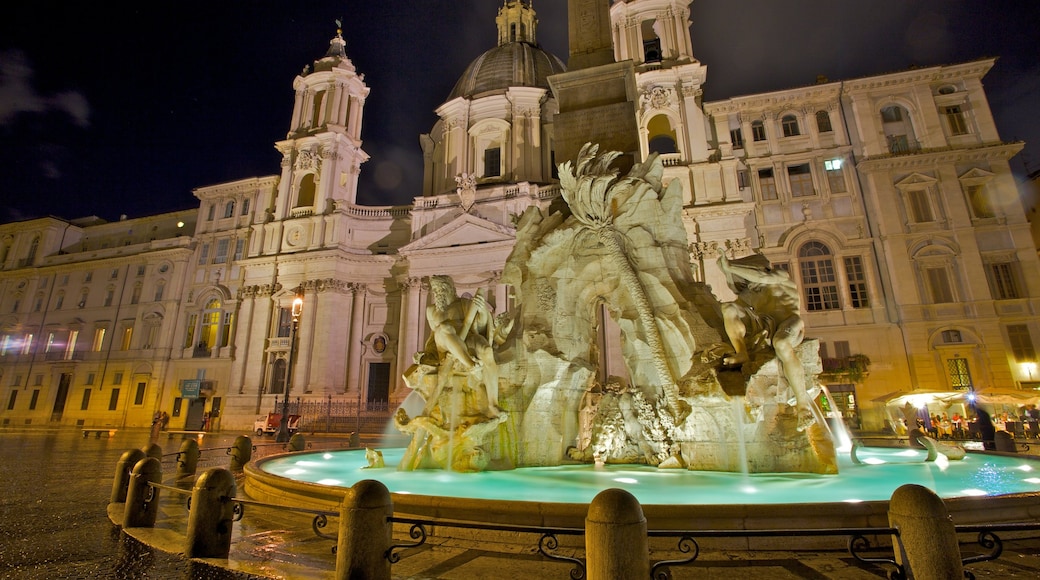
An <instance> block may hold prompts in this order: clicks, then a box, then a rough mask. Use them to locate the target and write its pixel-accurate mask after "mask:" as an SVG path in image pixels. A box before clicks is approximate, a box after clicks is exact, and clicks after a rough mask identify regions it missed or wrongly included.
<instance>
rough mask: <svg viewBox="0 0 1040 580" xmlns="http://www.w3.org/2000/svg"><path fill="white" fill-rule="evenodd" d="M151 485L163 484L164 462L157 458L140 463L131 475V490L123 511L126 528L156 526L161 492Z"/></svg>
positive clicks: (146, 458) (149, 458) (128, 492)
mask: <svg viewBox="0 0 1040 580" xmlns="http://www.w3.org/2000/svg"><path fill="white" fill-rule="evenodd" d="M149 483H162V462H161V461H159V460H158V459H156V458H155V457H145V458H144V459H142V460H140V461H138V462H137V465H135V466H134V470H133V472H132V473H131V474H130V488H129V489H128V490H127V493H126V507H125V509H124V510H123V527H124V528H151V527H154V526H155V518H156V516H158V515H159V490H158V489H157V488H154V487H152V486H150V485H148V484H149Z"/></svg>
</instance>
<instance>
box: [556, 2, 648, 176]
mask: <svg viewBox="0 0 1040 580" xmlns="http://www.w3.org/2000/svg"><path fill="white" fill-rule="evenodd" d="M567 15H568V29H569V37H570V59H569V60H568V62H567V72H565V73H561V74H558V75H553V76H551V77H549V86H551V87H552V90H553V94H554V95H555V96H556V102H557V103H558V104H559V107H560V112H559V113H557V115H556V118H555V120H554V122H553V126H554V131H555V152H556V161H557V163H560V162H563V161H568V160H573V159H574V158H575V157H577V155H578V151H579V150H580V149H581V147H582V145H584V144H585V143H598V144H599V146H600V152H601V153H603V152H606V151H620V152H621V153H623V155H622V157H620V158H619V159H618V160H617V161H616V162H615V165H616V166H617V167H618V168H619V169H620V170H621V171H622V172H626V171H628V169H629V168H630V167H631V166H632V164H633V163H635V162H636V161H637V160H639V158H640V154H639V129H638V127H637V125H636V80H635V79H636V75H635V67H634V65H633V63H632V61H625V62H620V63H619V62H614V43H613V36H612V34H611V31H610V29H611V26H610V0H568V12H567Z"/></svg>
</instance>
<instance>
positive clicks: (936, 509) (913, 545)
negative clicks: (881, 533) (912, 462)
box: [888, 483, 964, 580]
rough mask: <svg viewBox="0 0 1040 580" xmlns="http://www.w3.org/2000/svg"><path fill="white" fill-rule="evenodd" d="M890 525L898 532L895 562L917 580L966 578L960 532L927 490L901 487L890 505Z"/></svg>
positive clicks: (910, 484) (940, 504)
mask: <svg viewBox="0 0 1040 580" xmlns="http://www.w3.org/2000/svg"><path fill="white" fill-rule="evenodd" d="M888 522H889V525H890V526H892V527H893V528H896V529H898V530H899V535H898V536H893V537H892V545H893V546H896V547H897V548H896V561H897V562H899V563H900V564H902V565H903V566H904V567H905V568H906V572H907V577H908V578H915V579H916V580H943V579H945V578H963V577H964V566H963V564H962V563H961V551H960V546H959V545H958V544H957V530H956V528H954V526H953V522H952V521H950V513H949V511H947V510H946V504H944V503H943V501H942V499H941V498H940V497H939V496H937V495H935V492H933V491H932V490H930V489H928V488H927V487H924V486H921V485H917V484H914V483H907V484H904V485H901V486H899V488H897V489H896V490H895V492H893V493H892V499H891V500H890V501H889V504H888Z"/></svg>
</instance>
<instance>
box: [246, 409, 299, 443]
mask: <svg viewBox="0 0 1040 580" xmlns="http://www.w3.org/2000/svg"><path fill="white" fill-rule="evenodd" d="M281 425H282V414H281V413H268V414H267V415H266V416H264V415H261V416H259V417H257V418H256V421H254V422H253V432H254V433H256V436H257V437H262V436H264V435H274V434H275V432H277V431H278V428H279V427H280V426H281ZM299 426H300V416H299V415H289V423H288V425H287V427H288V429H289V433H295V432H296V430H297V429H298V428H299Z"/></svg>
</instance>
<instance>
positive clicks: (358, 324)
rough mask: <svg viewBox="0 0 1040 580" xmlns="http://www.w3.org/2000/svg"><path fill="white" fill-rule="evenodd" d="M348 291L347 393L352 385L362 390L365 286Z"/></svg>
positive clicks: (353, 286)
mask: <svg viewBox="0 0 1040 580" xmlns="http://www.w3.org/2000/svg"><path fill="white" fill-rule="evenodd" d="M350 289H351V290H352V291H353V294H354V297H353V302H352V304H351V309H350V340H349V344H350V346H349V347H348V349H347V352H348V359H349V361H350V362H349V364H348V366H347V391H349V390H350V385H351V383H353V384H354V385H355V386H356V387H357V389H358V390H359V391H361V390H362V385H361V379H362V377H363V376H364V374H363V373H362V372H361V351H362V348H361V342H362V340H364V336H363V335H362V333H363V332H364V331H365V326H364V311H365V298H366V295H367V294H366V286H365V285H364V284H351V285H350Z"/></svg>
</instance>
